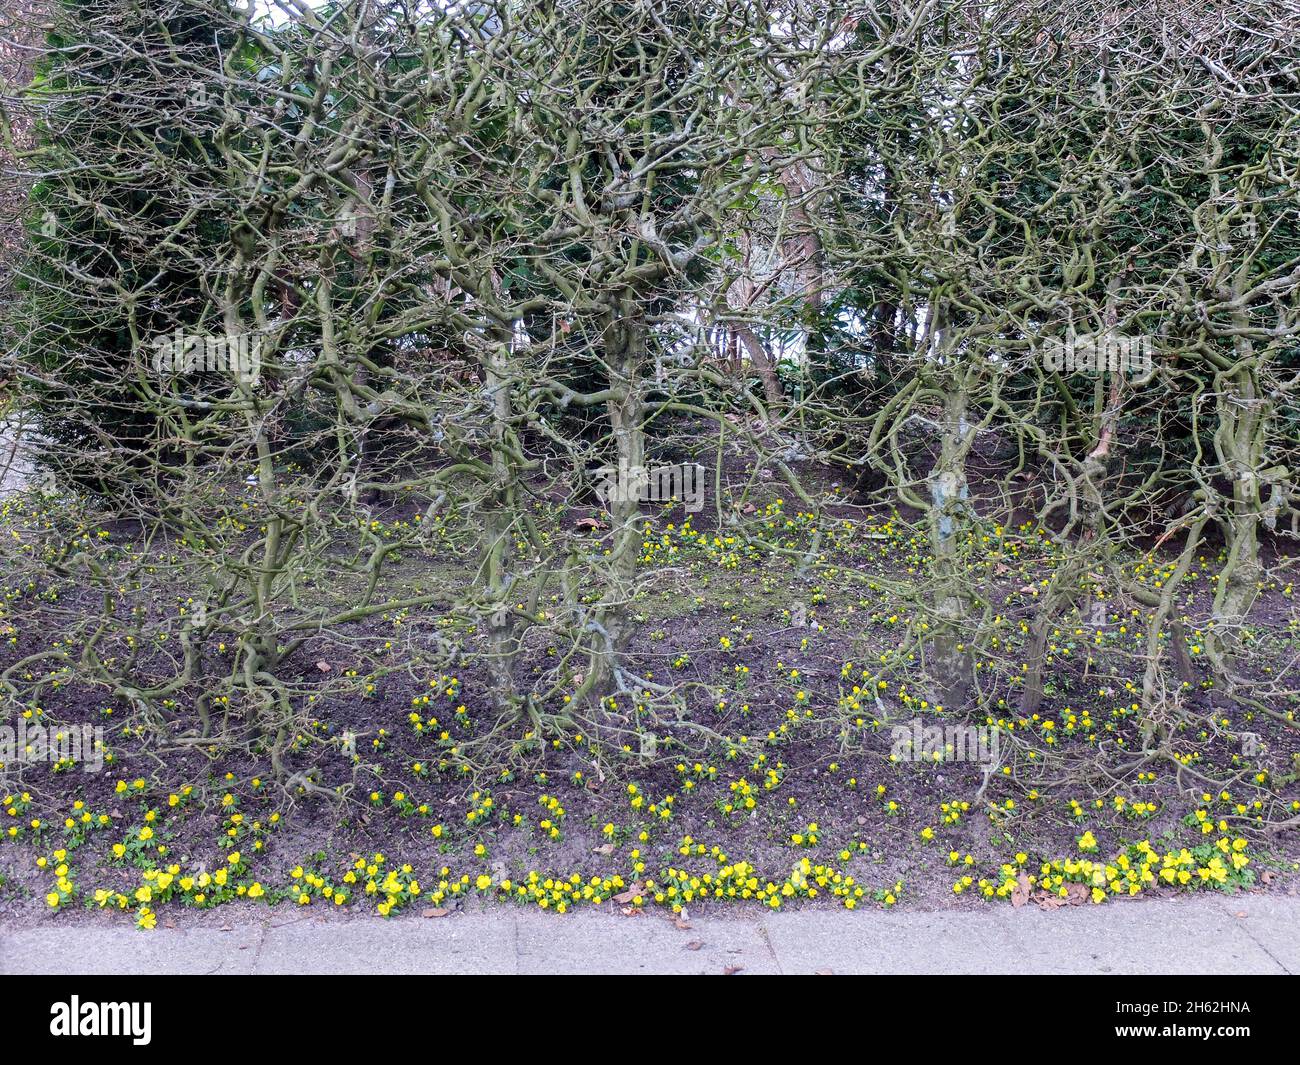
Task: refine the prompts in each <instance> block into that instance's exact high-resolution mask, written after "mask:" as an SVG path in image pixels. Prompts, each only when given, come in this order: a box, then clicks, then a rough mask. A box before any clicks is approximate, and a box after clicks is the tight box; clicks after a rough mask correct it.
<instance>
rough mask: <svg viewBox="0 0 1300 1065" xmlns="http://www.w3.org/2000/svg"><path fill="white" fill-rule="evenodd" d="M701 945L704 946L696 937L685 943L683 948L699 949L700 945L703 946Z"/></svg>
mask: <svg viewBox="0 0 1300 1065" xmlns="http://www.w3.org/2000/svg"><path fill="white" fill-rule="evenodd" d="M703 946H704V944H703V943H701V942H700V941H699V940H698V939H692V940H691V941H690V942H689V943H687V944H686V947H685V949H686V950H699V949H700V948H701V947H703Z"/></svg>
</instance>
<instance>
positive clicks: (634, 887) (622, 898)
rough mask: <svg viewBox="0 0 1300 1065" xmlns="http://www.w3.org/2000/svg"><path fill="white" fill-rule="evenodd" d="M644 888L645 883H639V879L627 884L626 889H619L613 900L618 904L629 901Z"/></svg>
mask: <svg viewBox="0 0 1300 1065" xmlns="http://www.w3.org/2000/svg"><path fill="white" fill-rule="evenodd" d="M644 890H645V885H643V884H642V883H640V881H638V882H637V883H635V884H629V885H628V889H627V890H626V891H620V892H619V893H618V894H617V895H615V896H614V901H615V902H617V903H620V904H622V903H628V902H631V901H632V900H633V899H634V898H636V897H637V896H638V895H640V894H641V892H642V891H644Z"/></svg>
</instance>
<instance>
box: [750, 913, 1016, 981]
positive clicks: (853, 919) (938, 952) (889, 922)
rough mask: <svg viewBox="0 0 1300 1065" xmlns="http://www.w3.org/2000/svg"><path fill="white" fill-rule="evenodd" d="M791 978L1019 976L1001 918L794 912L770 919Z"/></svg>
mask: <svg viewBox="0 0 1300 1065" xmlns="http://www.w3.org/2000/svg"><path fill="white" fill-rule="evenodd" d="M763 927H764V928H765V930H766V932H767V935H768V939H769V941H770V942H771V944H772V949H773V950H774V951H775V952H776V957H777V961H778V962H779V964H780V966H781V971H782V972H785V973H821V974H849V973H866V974H872V973H954V974H962V975H970V974H978V973H991V972H1005V971H1012V970H1011V968H1010V967H1011V966H1013V965H1014V964H1015V953H1014V942H1013V941H1012V939H1011V937H1010V934H1009V932H1008V930H1007V927H1006V920H1005V917H1004V916H1003V915H1002V914H998V913H996V912H993V913H985V912H968V913H960V914H958V913H952V912H950V911H938V912H924V911H919V912H908V911H899V910H891V911H888V912H885V913H881V912H879V911H869V910H859V911H856V912H853V913H847V912H845V911H843V910H793V911H789V912H785V913H774V914H771V915H770V916H767V917H765V918H764V919H763Z"/></svg>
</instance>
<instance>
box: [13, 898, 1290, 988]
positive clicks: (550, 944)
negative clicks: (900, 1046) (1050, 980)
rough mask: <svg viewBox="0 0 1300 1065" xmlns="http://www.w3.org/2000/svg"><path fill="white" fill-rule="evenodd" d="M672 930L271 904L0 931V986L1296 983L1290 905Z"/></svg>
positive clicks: (1268, 902)
mask: <svg viewBox="0 0 1300 1065" xmlns="http://www.w3.org/2000/svg"><path fill="white" fill-rule="evenodd" d="M247 912H248V911H244V913H245V914H246V913H247ZM213 916H215V914H214V915H213ZM683 924H684V925H686V926H687V927H678V924H677V923H675V922H674V921H672V920H671V919H669V918H667V917H665V916H664V915H662V914H660V913H657V912H652V913H646V914H643V915H639V916H632V917H624V916H623V915H622V914H620V913H618V912H617V911H614V912H612V913H611V912H590V911H587V912H577V913H571V914H567V915H564V916H558V915H555V914H547V913H541V912H538V911H535V910H516V909H513V908H510V909H507V908H499V909H490V910H489V909H483V910H476V911H470V912H463V913H453V914H451V915H449V916H446V917H440V918H428V919H426V918H422V917H421V916H420V915H419V913H418V912H414V913H412V914H411V915H410V916H406V915H403V916H400V917H396V918H393V919H392V920H388V921H385V920H382V919H380V918H369V917H367V918H351V919H348V918H341V917H337V916H336V915H333V914H331V915H330V917H328V918H326V917H323V916H318V915H315V914H309V913H303V912H301V911H294V910H290V909H288V908H287V907H282V908H280V909H276V910H270V911H267V913H266V915H265V917H264V918H262V919H261V920H257V921H253V920H248V919H247V918H246V917H244V916H242V915H241V916H240V918H237V919H227V920H225V921H224V922H223V923H221V924H217V923H214V922H208V923H206V924H200V925H197V926H195V927H191V928H185V929H167V928H163V927H159V928H157V929H155V930H154V931H152V932H140V931H136V930H135V929H134V928H132V927H130V926H129V925H127V924H125V923H123V924H122V925H120V926H118V925H113V926H102V925H99V926H96V925H81V926H71V925H69V926H66V927H64V926H59V925H56V924H49V925H44V926H42V927H38V928H31V929H26V930H24V929H20V928H14V927H8V928H0V973H4V974H30V973H54V974H88V975H94V974H121V973H145V974H159V973H161V974H171V973H230V974H252V973H294V974H299V973H402V974H415V973H434V974H462V973H539V974H561V973H600V974H614V973H717V974H722V973H728V972H735V973H742V974H758V973H824V974H840V973H843V974H848V973H1114V974H1123V973H1135V974H1163V973H1277V974H1284V973H1300V898H1297V897H1294V896H1269V895H1240V896H1235V897H1228V896H1219V895H1215V896H1201V897H1197V898H1191V899H1169V900H1143V901H1135V902H1122V901H1121V902H1109V903H1107V904H1106V905H1104V906H1095V907H1094V906H1082V907H1077V908H1062V909H1060V910H1055V911H1050V912H1049V911H1042V910H1039V909H1038V908H1037V907H1036V906H1026V907H1024V908H1022V909H1018V910H1017V909H1012V908H1011V907H1010V906H1005V905H1000V906H989V907H987V908H985V909H971V910H964V909H963V910H947V911H933V912H921V911H908V910H895V911H890V912H881V911H879V910H863V911H858V912H854V913H849V912H846V911H843V910H834V911H831V910H815V909H804V910H791V911H788V912H784V913H769V914H749V913H746V914H743V915H741V914H725V913H723V914H719V915H717V916H713V915H710V916H707V917H702V916H694V917H691V918H690V920H689V921H687V922H683Z"/></svg>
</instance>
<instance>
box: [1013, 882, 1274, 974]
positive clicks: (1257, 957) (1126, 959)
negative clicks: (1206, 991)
mask: <svg viewBox="0 0 1300 1065" xmlns="http://www.w3.org/2000/svg"><path fill="white" fill-rule="evenodd" d="M1220 901H1221V900H1220V899H1219V898H1217V897H1206V898H1201V899H1186V900H1182V899H1167V900H1161V901H1159V902H1154V901H1148V900H1135V901H1132V902H1126V901H1124V900H1122V899H1116V900H1112V901H1110V902H1107V903H1106V904H1105V905H1104V906H1090V905H1084V906H1064V907H1062V908H1060V909H1058V910H1040V909H1039V908H1038V907H1037V906H1032V905H1031V906H1025V907H1023V908H1022V909H1021V910H1018V911H1014V912H1013V913H1012V914H1011V919H1010V920H1009V923H1008V931H1009V932H1010V933H1011V936H1012V939H1013V942H1014V943H1015V946H1016V956H1017V957H1019V958H1020V959H1021V960H1022V964H1023V965H1024V966H1026V967H1027V968H1025V969H1021V970H1017V971H1021V972H1024V971H1029V972H1045V971H1051V972H1062V973H1093V974H1099V975H1112V974H1113V975H1144V974H1161V975H1179V974H1191V975H1196V974H1204V973H1237V974H1256V973H1260V974H1264V973H1274V974H1282V973H1285V972H1286V971H1287V970H1286V968H1285V967H1284V966H1283V965H1282V964H1280V963H1279V962H1278V960H1277V959H1276V958H1275V957H1273V956H1271V955H1270V954H1269V953H1268V951H1266V950H1265V949H1264V948H1263V947H1261V946H1260V944H1259V943H1258V942H1256V941H1255V940H1254V939H1253V938H1251V936H1250V934H1249V932H1248V931H1247V930H1246V929H1245V928H1244V927H1243V926H1242V923H1241V922H1240V921H1237V920H1235V919H1233V918H1231V917H1229V916H1228V914H1227V913H1225V912H1224V911H1223V908H1222V906H1221V905H1220ZM1291 912H1292V914H1293V920H1298V919H1300V907H1293V908H1292V911H1291Z"/></svg>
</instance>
